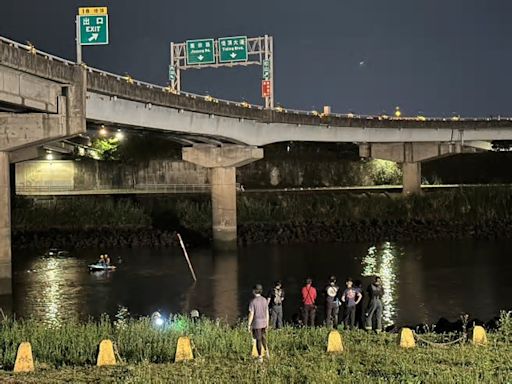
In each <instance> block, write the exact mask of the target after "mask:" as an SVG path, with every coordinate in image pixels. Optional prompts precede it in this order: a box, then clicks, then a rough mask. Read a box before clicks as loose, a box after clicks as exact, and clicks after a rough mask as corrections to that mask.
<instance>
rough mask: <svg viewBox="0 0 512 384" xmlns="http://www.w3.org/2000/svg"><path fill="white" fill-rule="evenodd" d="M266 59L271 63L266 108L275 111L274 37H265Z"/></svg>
mask: <svg viewBox="0 0 512 384" xmlns="http://www.w3.org/2000/svg"><path fill="white" fill-rule="evenodd" d="M263 45H264V51H265V53H264V57H265V60H267V62H268V63H269V67H270V68H269V69H270V70H269V72H270V76H269V80H270V95H268V96H265V108H266V109H274V60H273V42H272V36H268V35H265V37H264V42H263Z"/></svg>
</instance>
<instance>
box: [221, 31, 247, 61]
mask: <svg viewBox="0 0 512 384" xmlns="http://www.w3.org/2000/svg"><path fill="white" fill-rule="evenodd" d="M238 61H247V36H234V37H221V38H220V39H219V62H220V63H230V62H238Z"/></svg>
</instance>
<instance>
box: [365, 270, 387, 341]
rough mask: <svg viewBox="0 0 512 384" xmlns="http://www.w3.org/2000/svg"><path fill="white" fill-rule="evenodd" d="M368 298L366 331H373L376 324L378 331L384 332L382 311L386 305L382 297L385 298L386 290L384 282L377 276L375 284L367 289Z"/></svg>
mask: <svg viewBox="0 0 512 384" xmlns="http://www.w3.org/2000/svg"><path fill="white" fill-rule="evenodd" d="M367 292H368V298H369V300H370V303H369V304H368V309H367V311H366V324H365V328H366V330H369V331H371V330H372V328H373V324H376V331H377V332H380V331H382V311H383V309H384V305H383V304H382V296H384V288H383V287H382V280H381V279H380V277H378V276H376V277H375V280H374V282H373V283H371V284H370V285H369V286H368V289H367Z"/></svg>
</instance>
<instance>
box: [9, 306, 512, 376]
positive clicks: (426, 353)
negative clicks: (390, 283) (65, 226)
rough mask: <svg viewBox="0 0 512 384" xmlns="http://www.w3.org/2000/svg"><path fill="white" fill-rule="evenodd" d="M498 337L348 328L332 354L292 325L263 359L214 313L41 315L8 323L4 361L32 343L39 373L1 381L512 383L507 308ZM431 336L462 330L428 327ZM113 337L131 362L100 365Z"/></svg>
mask: <svg viewBox="0 0 512 384" xmlns="http://www.w3.org/2000/svg"><path fill="white" fill-rule="evenodd" d="M501 322H502V324H501V328H500V330H499V331H497V332H495V333H492V334H490V335H489V345H488V346H485V347H476V346H473V345H471V344H470V343H465V344H462V345H455V346H451V347H448V348H435V347H431V346H421V345H419V346H418V347H417V348H415V349H413V350H402V349H400V348H399V347H398V346H397V344H396V337H397V335H392V334H380V335H376V334H373V333H365V332H362V331H354V332H345V333H343V337H344V345H345V351H344V352H343V353H342V354H340V355H328V354H327V353H326V352H325V348H326V338H327V333H328V331H327V329H325V328H314V329H294V328H285V329H283V330H279V331H271V332H270V335H269V345H270V350H271V354H272V356H271V361H270V362H264V363H263V364H257V363H255V362H254V361H253V360H252V358H251V357H250V356H249V351H250V345H251V337H250V335H249V333H248V332H247V330H246V328H245V326H243V325H238V326H236V327H229V326H227V325H223V324H220V325H217V324H215V323H214V322H211V321H207V320H204V321H202V322H201V323H199V324H192V323H190V322H189V321H187V320H186V319H178V320H177V321H176V322H174V324H173V325H172V326H169V327H168V328H166V329H155V328H154V327H153V326H152V324H151V322H150V321H149V320H148V319H141V320H129V321H127V322H126V323H125V324H124V325H123V326H116V325H113V324H112V323H111V322H110V321H108V320H107V319H103V320H102V321H100V322H99V323H94V322H89V323H68V324H65V325H63V326H61V327H51V326H47V325H44V324H41V323H36V322H33V321H22V322H11V321H7V322H5V321H4V322H3V323H2V327H1V329H0V361H1V362H2V364H3V366H4V367H5V368H6V369H10V368H11V367H12V366H13V364H14V359H15V351H16V347H17V345H18V344H19V343H20V342H21V341H24V340H29V341H31V343H32V348H33V353H34V356H35V359H36V372H35V373H31V374H16V375H15V374H12V373H9V372H7V371H0V381H1V382H7V383H9V382H27V383H43V382H51V383H59V382H74V383H78V382H84V383H85V382H87V383H91V382H101V383H103V382H105V383H107V382H119V383H127V382H130V383H150V382H151V383H153V382H157V383H158V382H161V383H168V382H172V383H227V382H233V383H338V382H353V383H370V382H371V383H378V382H401V383H509V382H511V381H512V365H511V363H510V361H511V357H512V318H511V317H510V315H508V316H505V315H504V316H502V319H501ZM181 335H188V336H190V337H191V338H192V341H193V344H194V349H195V356H196V359H195V360H194V361H192V362H188V363H177V364H175V363H172V361H173V360H174V353H175V347H176V341H177V338H178V337H179V336H181ZM424 337H425V338H427V339H430V340H438V341H439V340H442V339H446V338H450V337H451V338H453V337H456V335H451V336H450V335H445V336H441V335H433V334H432V335H424ZM103 338H111V339H112V340H113V341H114V343H115V345H116V346H117V349H118V351H119V354H120V356H121V357H122V359H123V362H122V363H121V365H120V366H117V367H113V368H101V369H99V368H95V367H93V365H94V363H95V361H96V353H97V346H98V344H99V341H100V340H101V339H103Z"/></svg>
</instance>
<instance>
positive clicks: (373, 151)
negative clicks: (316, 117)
mask: <svg viewBox="0 0 512 384" xmlns="http://www.w3.org/2000/svg"><path fill="white" fill-rule="evenodd" d="M467 144H471V143H467ZM464 149H465V147H464V146H463V145H462V144H461V143H460V142H449V143H439V142H412V143H361V144H359V155H360V156H361V157H364V158H373V159H382V160H389V161H394V162H396V163H400V164H401V166H402V172H403V178H402V186H403V189H402V193H403V194H404V195H406V196H409V195H412V194H418V193H421V162H422V161H425V160H432V159H436V158H440V157H446V156H450V155H454V154H457V153H462V152H463V151H464ZM466 150H467V151H470V149H466Z"/></svg>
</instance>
